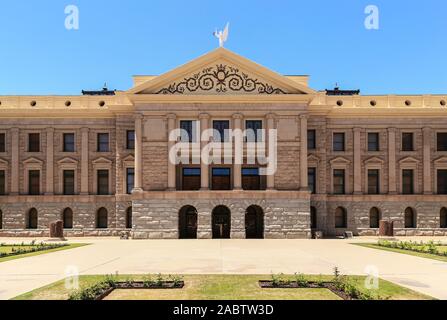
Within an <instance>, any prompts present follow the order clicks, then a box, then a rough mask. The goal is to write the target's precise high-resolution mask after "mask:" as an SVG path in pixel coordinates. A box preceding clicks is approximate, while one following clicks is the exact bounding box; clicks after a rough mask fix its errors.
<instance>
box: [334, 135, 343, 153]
mask: <svg viewBox="0 0 447 320" xmlns="http://www.w3.org/2000/svg"><path fill="white" fill-rule="evenodd" d="M333 139H334V141H333V142H334V151H345V134H344V133H334V138H333Z"/></svg>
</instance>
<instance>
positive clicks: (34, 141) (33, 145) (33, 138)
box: [28, 133, 40, 152]
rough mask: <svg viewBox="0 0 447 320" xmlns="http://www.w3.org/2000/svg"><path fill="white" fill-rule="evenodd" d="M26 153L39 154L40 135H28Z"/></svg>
mask: <svg viewBox="0 0 447 320" xmlns="http://www.w3.org/2000/svg"><path fill="white" fill-rule="evenodd" d="M28 152H40V133H29V134H28Z"/></svg>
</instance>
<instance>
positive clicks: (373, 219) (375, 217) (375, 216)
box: [369, 208, 380, 229]
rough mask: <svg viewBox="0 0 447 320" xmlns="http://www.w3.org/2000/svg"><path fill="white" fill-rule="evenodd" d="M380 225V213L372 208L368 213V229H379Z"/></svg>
mask: <svg viewBox="0 0 447 320" xmlns="http://www.w3.org/2000/svg"><path fill="white" fill-rule="evenodd" d="M379 224H380V211H379V209H377V208H372V209H371V210H370V211H369V227H370V228H372V229H377V228H379Z"/></svg>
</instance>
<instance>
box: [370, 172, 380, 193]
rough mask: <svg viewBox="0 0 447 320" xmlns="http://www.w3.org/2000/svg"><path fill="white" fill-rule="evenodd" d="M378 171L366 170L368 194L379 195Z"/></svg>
mask: <svg viewBox="0 0 447 320" xmlns="http://www.w3.org/2000/svg"><path fill="white" fill-rule="evenodd" d="M379 185H380V179H379V170H377V169H374V170H368V194H379V193H380V187H379Z"/></svg>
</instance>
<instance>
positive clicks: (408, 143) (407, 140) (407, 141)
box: [402, 132, 414, 151]
mask: <svg viewBox="0 0 447 320" xmlns="http://www.w3.org/2000/svg"><path fill="white" fill-rule="evenodd" d="M413 140H414V139H413V133H412V132H404V133H402V151H414V144H413Z"/></svg>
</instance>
